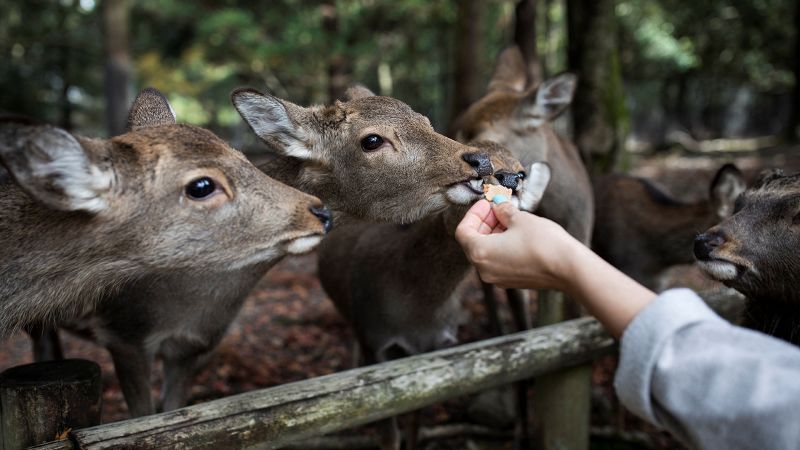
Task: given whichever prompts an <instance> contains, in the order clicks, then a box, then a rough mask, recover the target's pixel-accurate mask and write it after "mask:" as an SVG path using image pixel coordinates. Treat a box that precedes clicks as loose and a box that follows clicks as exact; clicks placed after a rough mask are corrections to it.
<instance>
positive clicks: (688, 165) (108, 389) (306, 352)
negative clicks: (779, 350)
mask: <svg viewBox="0 0 800 450" xmlns="http://www.w3.org/2000/svg"><path fill="white" fill-rule="evenodd" d="M724 162H735V163H736V164H737V165H738V166H739V167H740V168H741V169H742V170H743V171H744V172H745V173H746V175H748V176H749V177H753V176H755V174H756V173H758V171H760V170H761V169H762V168H764V167H781V168H785V169H786V170H787V172H793V171H794V170H793V169H796V168H800V152H799V151H798V149H797V148H789V147H783V148H777V149H769V150H765V151H761V152H742V153H726V154H714V155H702V156H701V155H685V154H664V155H659V156H655V157H647V158H643V157H635V158H634V170H632V173H634V174H637V175H641V176H646V177H649V178H652V179H654V180H656V181H658V182H659V183H660V184H662V185H663V186H665V187H667V188H668V189H669V190H670V191H671V192H673V193H674V194H675V195H676V196H677V197H678V198H681V199H685V200H691V199H698V198H702V197H704V196H705V195H707V189H708V183H709V181H710V179H711V177H712V176H713V173H714V171H715V170H716V169H717V168H718V167H719V166H721V165H722V163H724ZM315 273H316V256H315V255H314V254H311V255H306V256H302V257H293V258H288V259H286V260H284V261H283V262H281V263H280V264H279V265H277V266H276V267H275V268H274V269H273V270H271V271H270V272H269V273H268V274H267V275H266V276H265V277H264V278H263V280H261V282H260V283H259V284H258V286H257V287H256V289H255V290H254V291H253V292H252V294H251V295H250V297H249V298H248V300H247V302H246V303H245V305H244V308H243V309H242V311H241V313H240V314H239V316H238V319H237V320H236V321H235V322H234V323H233V324H232V325H231V327H230V330H229V332H228V334H227V336H226V337H225V339H224V340H223V341H222V344H221V345H220V346H219V348H218V350H217V352H216V354H215V356H214V357H213V359H212V360H211V362H210V363H209V364H208V365H207V366H206V368H205V369H204V370H202V371H201V372H200V373H199V374H198V375H197V377H196V378H195V384H194V387H193V388H192V391H191V402H192V403H199V402H203V401H207V400H210V399H214V398H219V397H223V396H227V395H231V394H234V393H239V392H245V391H250V390H253V389H258V388H264V387H270V386H276V385H279V384H283V383H287V382H291V381H298V380H303V379H306V378H311V377H317V376H321V375H326V374H330V373H333V372H337V371H341V370H346V369H348V368H350V367H351V359H352V355H351V351H350V341H351V333H350V331H349V330H348V327H347V325H346V324H345V322H344V321H343V320H342V318H341V317H340V316H339V315H338V314H337V312H336V310H335V309H334V307H333V305H332V304H331V303H330V301H329V300H328V299H327V298H326V296H325V294H324V292H323V291H322V289H321V287H320V284H319V282H318V281H317V278H316V275H315ZM469 283H470V287H469V289H467V290H466V295H465V305H466V309H467V310H468V312H469V315H470V320H469V321H468V323H467V324H466V325H465V326H464V327H462V329H461V331H460V336H459V337H460V339H461V341H462V342H469V341H474V340H477V339H481V338H484V337H488V324H487V321H486V315H485V314H484V310H483V305H482V304H481V301H480V294H479V293H480V289H479V288H478V285H477V280H476V278H475V277H473V278H472V279H471V280H470V281H469ZM668 283H669V284H670V285H678V284H680V285H689V286H690V287H694V288H697V289H704V288H709V287H713V283H712V282H710V281H708V280H707V279H705V278H704V277H703V276H702V275H700V274H699V273H697V272H696V271H694V270H693V269H691V268H679V269H675V270H672V271H670V274H669V282H668ZM62 340H63V343H64V347H65V353H66V356H67V357H70V358H86V359H90V360H94V361H97V362H98V363H99V364H100V365H101V368H102V371H103V386H104V391H103V420H104V422H112V421H117V420H121V419H125V418H127V408H126V406H125V402H124V400H123V398H122V393H121V392H120V389H119V385H118V383H117V381H116V378H115V376H114V369H113V365H112V364H111V359H110V357H109V356H108V353H107V352H106V351H105V350H104V349H102V348H100V347H98V346H96V345H94V344H92V343H89V342H87V341H84V340H81V339H79V338H76V337H73V336H70V335H68V334H67V333H63V332H62ZM28 362H31V354H30V344H29V341H28V339H27V337H26V336H25V335H23V334H21V333H20V334H17V335H14V336H13V337H12V338H10V339H8V340H6V341H5V342H2V343H0V370H4V369H6V368H9V367H12V366H15V365H19V364H24V363H28ZM614 367H615V359H614V358H613V357H607V358H604V359H602V360H600V361H598V362H597V363H596V364H595V369H594V375H593V384H594V394H595V395H594V397H595V402H594V412H593V418H592V426H593V427H595V428H597V429H604V430H609V429H610V430H612V431H613V432H614V433H616V432H620V431H623V432H625V433H628V436H633V437H634V439H631V442H639V441H644V442H646V443H649V444H648V445H646V446H645V445H643V444H639V445H638V446H637V445H633V444H632V445H631V446H629V447H628V448H648V447H650V448H662V449H666V448H682V447H680V446H679V445H678V444H676V443H675V441H674V440H672V439H671V438H669V436H668V435H666V434H665V433H660V432H658V431H657V430H654V429H653V428H652V427H648V426H645V425H644V424H643V423H642V422H641V421H639V420H637V419H636V418H635V417H633V416H631V415H630V414H627V413H625V412H624V411H622V409H621V408H620V407H619V405H618V404H617V402H616V400H615V398H614V396H613V393H612V388H611V381H612V379H613V371H614ZM153 380H154V383H153V386H154V388H153V395H154V396H157V395H158V391H159V387H158V386H159V385H160V382H161V374H160V367H159V366H158V364H156V366H155V367H154V370H153ZM531 397H532V399H533V401H534V403H533V404H534V414H535V390H534V389H532V390H531ZM466 406H467V403H466V400H464V399H457V400H453V401H451V402H447V403H446V404H444V405H435V406H432V407H429V408H426V409H425V411H424V415H423V419H422V423H423V425H426V426H430V425H434V424H443V423H454V422H458V423H463V422H466V421H468V420H469V419H468V417H467V415H466V412H465V410H466ZM367 432H369V430H367ZM358 433H359V431H353V430H351V431H348V432H345V433H343V434H345V435H354V434H358ZM609 442H611V441H607V440H604V439H602V438H601V437H600V436H599V435H598V436H597V437H596V439H593V448H597V449H599V448H621V447H619V445H618V443H617V444H609ZM426 448H431V449H434V448H436V449H445V448H453V449H455V448H510V441H509V440H507V439H506V440H503V439H501V440H494V441H488V442H486V441H484V442H479V441H476V440H474V439H471V438H466V437H457V438H453V439H449V440H446V441H438V442H432V443H428V444H427V445H426Z"/></svg>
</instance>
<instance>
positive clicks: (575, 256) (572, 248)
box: [551, 233, 586, 296]
mask: <svg viewBox="0 0 800 450" xmlns="http://www.w3.org/2000/svg"><path fill="white" fill-rule="evenodd" d="M565 234H566V233H565ZM585 250H586V247H585V246H584V245H583V244H581V243H580V242H578V241H577V240H576V239H574V238H573V237H572V236H570V235H566V239H564V240H563V242H562V243H561V245H560V246H559V250H558V252H557V257H556V259H555V261H554V264H553V267H552V269H551V276H552V279H553V288H554V289H557V290H559V291H561V292H564V293H565V294H567V295H569V296H572V295H573V294H574V292H573V291H574V290H575V289H576V288H577V286H576V283H575V281H576V280H577V279H578V276H579V274H580V271H581V270H583V269H584V268H585V267H586V264H585V262H584V261H585V259H586V258H585V254H584V253H585Z"/></svg>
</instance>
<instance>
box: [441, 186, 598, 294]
mask: <svg viewBox="0 0 800 450" xmlns="http://www.w3.org/2000/svg"><path fill="white" fill-rule="evenodd" d="M456 239H457V240H458V242H459V243H460V244H461V246H462V247H463V248H464V252H465V253H466V255H467V258H469V260H470V261H472V263H473V264H474V265H475V267H476V268H477V269H478V273H479V274H480V276H481V279H482V280H483V281H485V282H487V283H492V284H497V285H499V286H501V287H505V288H531V289H559V290H564V287H565V285H566V284H567V283H568V280H569V277H570V270H571V261H572V260H573V255H574V254H575V250H577V249H579V248H582V245H581V244H580V243H579V242H578V241H576V240H575V239H574V238H572V236H570V235H569V234H568V233H567V232H566V231H565V230H564V229H563V228H561V226H559V225H558V224H556V223H555V222H553V221H551V220H548V219H544V218H542V217H539V216H536V215H534V214H530V213H527V212H523V211H519V210H518V209H516V208H515V207H514V205H513V204H511V202H504V203H502V204H500V205H495V206H492V205H491V204H489V202H487V201H485V200H481V201H479V202H477V203H475V205H473V206H472V208H470V209H469V211H467V214H466V215H465V216H464V218H463V219H462V220H461V223H459V225H458V227H457V228H456Z"/></svg>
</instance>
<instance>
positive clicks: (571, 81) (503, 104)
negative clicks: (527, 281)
mask: <svg viewBox="0 0 800 450" xmlns="http://www.w3.org/2000/svg"><path fill="white" fill-rule="evenodd" d="M526 67H527V65H526V63H525V59H524V57H523V56H522V53H521V52H520V50H519V48H518V47H516V46H510V47H507V48H506V49H504V50H503V51H502V52H501V53H500V54H499V55H498V57H497V62H496V64H495V69H494V72H493V74H492V76H491V79H490V80H489V83H488V86H487V91H486V93H485V94H484V96H483V97H481V98H480V99H478V100H477V101H476V102H474V103H473V104H472V105H470V106H469V107H468V108H467V110H466V111H464V112H463V113H462V114H461V115H460V116H459V118H458V119H456V121H455V122H454V123H453V125H452V126H451V129H450V132H449V134H451V135H454V136H456V139H457V140H459V141H462V142H464V141H471V140H478V141H491V142H495V143H498V144H500V145H502V146H503V147H505V148H507V149H508V150H509V151H510V152H511V153H512V155H513V156H514V157H516V158H517V159H518V160H519V161H520V163H521V164H522V165H523V166H526V167H527V166H530V164H532V163H533V162H546V163H547V164H548V165H549V167H550V170H551V173H552V178H551V180H550V185H549V187H548V189H547V191H546V192H545V193H544V197H543V198H542V200H541V203H540V204H539V206H538V208H537V212H536V213H537V214H539V215H542V216H544V217H547V218H549V219H551V220H553V221H555V222H556V223H558V224H560V225H561V226H563V227H564V228H565V229H566V230H567V232H569V233H570V234H571V235H572V236H573V237H575V238H576V239H578V240H579V241H581V242H583V243H584V244H586V245H590V242H591V234H592V227H593V223H594V196H593V193H592V185H591V182H590V180H589V174H588V172H587V170H586V167H585V166H584V164H583V161H582V159H581V155H580V153H579V151H578V149H577V147H576V146H575V144H573V143H572V142H571V141H570V140H569V139H567V138H566V137H564V136H561V135H559V134H558V133H557V132H556V131H555V128H554V126H553V121H554V120H555V119H557V118H558V117H559V116H560V115H561V114H562V113H564V111H566V109H567V108H568V107H569V105H570V103H571V102H572V98H573V96H574V94H575V87H576V83H577V78H576V76H575V75H573V74H570V73H563V74H559V75H556V76H554V77H551V78H548V79H546V80H544V81H543V82H542V83H541V84H538V85H532V84H529V82H528V74H527V69H526ZM482 286H483V292H484V301H485V303H486V309H487V312H488V315H489V323H490V325H491V329H492V332H493V333H495V334H503V333H504V330H503V326H502V323H501V322H500V319H499V315H498V312H497V301H496V299H495V294H494V288H493V287H492V286H490V285H487V284H485V283H482ZM506 294H507V298H508V303H509V306H510V308H511V312H512V317H513V319H514V323H515V325H516V328H517V329H518V330H526V329H529V328H531V327H532V318H531V313H530V300H529V297H528V292H527V291H524V290H514V289H510V290H506ZM571 309H576V308H571ZM569 313H570V315H573V316H577V315H578V314H579V312H578V311H576V310H572V311H569ZM524 384H525V383H524V382H522V383H520V385H519V386H518V389H517V391H518V392H517V403H518V405H517V409H518V414H517V425H516V426H517V429H518V436H517V439H518V442H517V444H518V445H520V446H522V447H525V446H527V445H528V444H526V443H525V442H524V441H525V440H526V439H527V437H526V436H520V435H519V433H525V430H527V426H526V424H527V418H526V417H525V415H526V414H527V409H528V408H527V406H526V403H527V388H526V387H525V386H524ZM484 403H486V402H484ZM488 403H491V404H492V405H493V404H496V403H498V402H497V401H496V400H495V399H493V398H492V399H490V400H489V402H488ZM493 415H496V414H493Z"/></svg>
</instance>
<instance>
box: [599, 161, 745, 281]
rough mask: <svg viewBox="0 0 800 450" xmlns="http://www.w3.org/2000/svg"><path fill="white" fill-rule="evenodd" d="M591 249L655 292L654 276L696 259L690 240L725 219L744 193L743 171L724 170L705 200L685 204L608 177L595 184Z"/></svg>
mask: <svg viewBox="0 0 800 450" xmlns="http://www.w3.org/2000/svg"><path fill="white" fill-rule="evenodd" d="M594 187H595V191H594V192H595V223H594V235H593V237H592V248H593V249H594V251H595V252H597V254H598V255H600V256H601V257H602V258H603V259H605V260H606V261H608V262H609V263H611V264H612V265H613V266H614V267H616V268H618V269H620V270H621V271H623V272H625V273H626V274H628V275H629V276H631V277H632V278H634V279H635V280H637V281H639V282H640V283H642V284H644V285H646V286H648V287H650V288H654V287H656V284H657V283H656V281H657V276H658V274H659V273H661V272H662V271H663V270H664V269H667V268H668V267H670V266H673V265H676V264H690V263H693V262H694V261H695V259H694V255H693V254H692V242H693V241H694V238H695V237H696V236H697V235H698V234H699V233H701V232H702V231H703V230H706V229H708V228H709V227H711V226H712V225H714V224H716V223H718V222H719V221H720V220H722V219H724V218H725V217H727V216H729V215H730V214H731V212H732V210H733V202H734V200H735V199H736V197H738V196H739V194H741V193H742V191H744V189H745V187H746V186H745V183H744V179H743V178H742V174H741V172H739V170H738V169H737V168H736V166H734V165H732V164H725V165H724V166H722V167H721V168H720V169H719V170H718V171H717V173H716V175H715V176H714V178H713V180H712V181H711V184H710V186H709V197H708V199H706V200H702V201H698V202H693V203H684V202H680V201H678V200H675V199H674V198H673V197H671V196H670V195H669V194H667V193H665V192H664V191H662V190H661V189H659V188H658V187H656V186H655V185H654V184H653V183H651V182H650V181H648V180H646V179H643V178H636V177H632V176H627V175H620V174H610V175H606V176H603V177H600V178H598V179H596V180H595V183H594Z"/></svg>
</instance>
